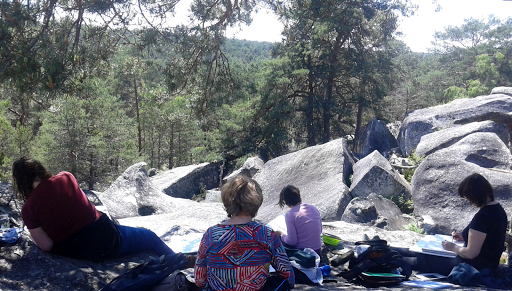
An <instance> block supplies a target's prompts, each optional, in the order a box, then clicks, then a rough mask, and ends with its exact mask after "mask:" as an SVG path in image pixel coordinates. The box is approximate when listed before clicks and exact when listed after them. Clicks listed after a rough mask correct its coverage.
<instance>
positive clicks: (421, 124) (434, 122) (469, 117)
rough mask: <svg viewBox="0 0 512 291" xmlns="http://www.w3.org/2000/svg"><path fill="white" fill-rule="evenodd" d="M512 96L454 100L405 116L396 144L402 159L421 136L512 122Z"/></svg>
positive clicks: (418, 141)
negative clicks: (485, 123) (479, 123)
mask: <svg viewBox="0 0 512 291" xmlns="http://www.w3.org/2000/svg"><path fill="white" fill-rule="evenodd" d="M511 112H512V96H509V95H505V94H492V95H488V96H479V97H475V98H467V99H456V100H454V101H452V102H450V103H448V104H444V105H438V106H434V107H429V108H424V109H418V110H415V111H413V112H411V113H409V114H408V115H407V117H406V118H405V119H404V121H403V123H402V126H401V127H400V134H399V136H398V145H399V147H400V150H401V151H402V154H403V155H404V156H407V155H410V154H411V153H412V152H413V151H414V150H415V149H416V147H417V146H418V144H419V143H420V140H421V137H422V136H424V135H426V134H429V133H432V132H435V131H438V130H442V129H445V128H450V127H453V126H457V125H459V124H467V123H471V122H477V121H485V120H492V121H495V122H497V123H504V124H510V123H512V115H511Z"/></svg>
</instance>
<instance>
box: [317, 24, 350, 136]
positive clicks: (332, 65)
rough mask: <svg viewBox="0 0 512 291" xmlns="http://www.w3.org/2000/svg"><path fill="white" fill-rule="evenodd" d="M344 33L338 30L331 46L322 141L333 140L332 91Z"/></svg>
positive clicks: (345, 38)
mask: <svg viewBox="0 0 512 291" xmlns="http://www.w3.org/2000/svg"><path fill="white" fill-rule="evenodd" d="M342 36H343V33H342V32H341V31H339V32H338V35H337V36H336V41H335V42H334V45H333V46H332V48H331V59H330V60H329V72H328V77H327V88H326V90H325V99H324V102H323V104H322V105H323V110H324V118H323V121H324V124H323V125H324V126H323V127H324V128H323V131H324V132H323V135H322V143H326V142H329V141H330V140H331V118H332V103H333V102H332V99H333V96H332V91H333V87H334V78H335V75H336V74H335V72H336V60H337V57H338V48H339V47H340V46H341V45H343V44H344V43H345V41H346V40H347V37H346V36H345V37H344V39H343V41H342V39H341V38H342Z"/></svg>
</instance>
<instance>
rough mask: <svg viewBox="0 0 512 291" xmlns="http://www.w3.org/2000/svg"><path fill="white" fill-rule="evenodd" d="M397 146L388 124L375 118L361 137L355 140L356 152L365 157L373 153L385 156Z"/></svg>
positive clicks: (362, 132)
mask: <svg viewBox="0 0 512 291" xmlns="http://www.w3.org/2000/svg"><path fill="white" fill-rule="evenodd" d="M397 146H398V143H397V141H396V138H395V137H394V136H393V134H391V132H390V131H389V129H388V128H387V126H386V124H385V123H384V122H383V121H380V120H377V119H376V118H374V119H372V120H371V121H370V122H369V123H368V124H367V125H366V126H365V127H364V128H363V130H362V131H361V134H360V136H359V137H358V138H357V139H356V140H355V147H354V152H356V153H360V154H362V156H363V157H365V156H367V155H368V154H370V153H372V152H373V151H378V152H379V153H381V154H384V153H385V152H387V151H389V150H390V149H392V148H395V147H397Z"/></svg>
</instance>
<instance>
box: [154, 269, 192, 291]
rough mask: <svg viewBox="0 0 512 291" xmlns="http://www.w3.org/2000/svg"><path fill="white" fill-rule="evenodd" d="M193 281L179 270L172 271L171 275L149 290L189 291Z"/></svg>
mask: <svg viewBox="0 0 512 291" xmlns="http://www.w3.org/2000/svg"><path fill="white" fill-rule="evenodd" d="M192 285H193V283H191V282H189V281H188V280H187V276H185V274H183V273H182V272H180V271H174V272H173V273H172V274H171V275H169V276H168V277H167V278H165V279H164V280H163V281H161V282H160V283H158V284H157V285H156V286H155V287H153V288H151V289H150V290H151V291H190V290H192V289H193V288H192V287H193V286H192Z"/></svg>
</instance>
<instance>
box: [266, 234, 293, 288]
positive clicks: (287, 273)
mask: <svg viewBox="0 0 512 291" xmlns="http://www.w3.org/2000/svg"><path fill="white" fill-rule="evenodd" d="M271 233H272V234H271V240H270V252H271V254H272V260H271V261H270V264H271V265H272V267H273V268H274V269H275V270H276V272H277V275H278V276H279V277H281V278H283V279H286V280H287V281H288V284H290V288H293V284H294V283H295V274H294V273H293V269H292V265H291V264H290V260H289V259H288V255H286V252H285V251H284V248H283V246H282V245H281V241H280V240H279V238H278V237H277V235H276V234H275V233H274V232H271Z"/></svg>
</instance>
